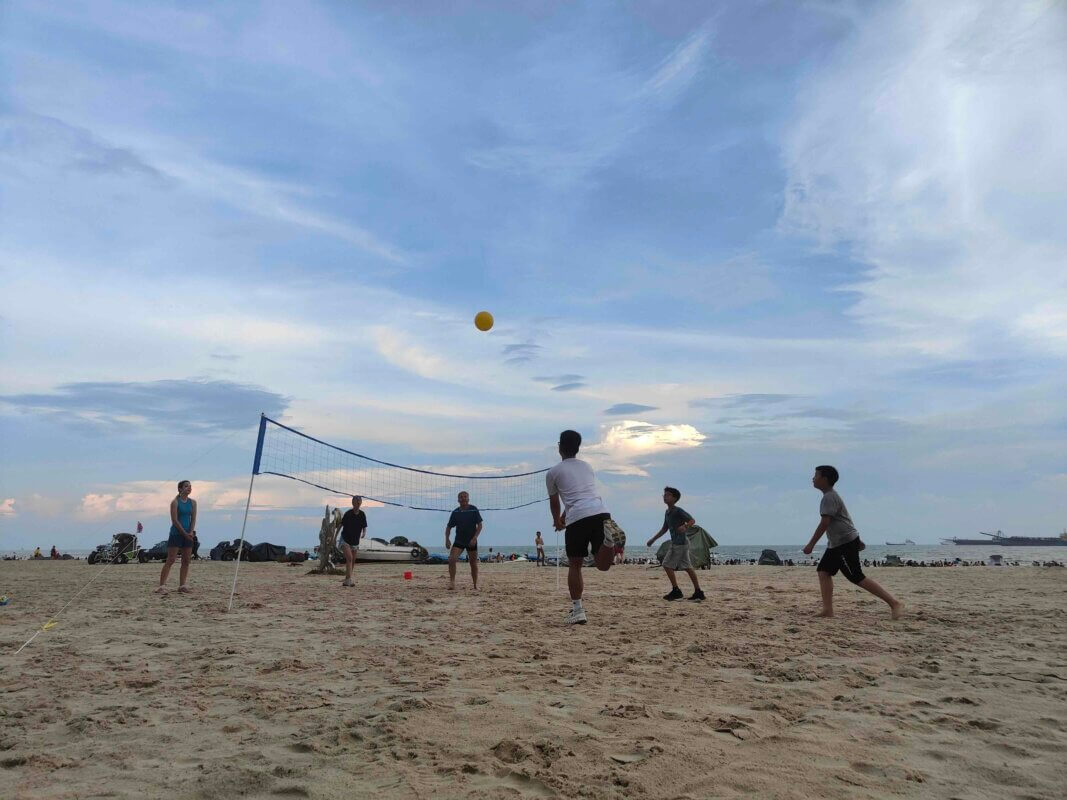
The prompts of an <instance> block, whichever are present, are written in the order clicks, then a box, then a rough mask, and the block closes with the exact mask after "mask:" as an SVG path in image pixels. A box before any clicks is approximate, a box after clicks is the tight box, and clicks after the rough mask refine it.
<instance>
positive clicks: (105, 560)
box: [86, 533, 137, 564]
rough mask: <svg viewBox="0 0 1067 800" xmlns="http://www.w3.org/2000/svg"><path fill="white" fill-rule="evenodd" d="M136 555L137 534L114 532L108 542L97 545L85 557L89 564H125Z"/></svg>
mask: <svg viewBox="0 0 1067 800" xmlns="http://www.w3.org/2000/svg"><path fill="white" fill-rule="evenodd" d="M136 557H137V534H135V533H116V534H115V535H114V536H112V537H111V543H110V544H101V545H97V548H96V549H95V550H94V551H93V552H91V553H90V554H89V558H87V559H86V561H88V562H89V563H90V564H112V563H114V564H125V563H126V562H127V561H129V560H130V559H132V558H136Z"/></svg>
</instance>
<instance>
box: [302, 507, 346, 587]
mask: <svg viewBox="0 0 1067 800" xmlns="http://www.w3.org/2000/svg"><path fill="white" fill-rule="evenodd" d="M340 530H341V510H340V509H337V508H335V509H334V510H333V514H332V515H331V514H330V507H329V506H326V513H325V514H323V516H322V525H321V526H320V527H319V565H318V566H317V567H316V568H315V569H312V570H311V571H310V572H309V573H308V574H309V575H310V574H317V575H340V574H341V572H342V570H340V569H337V568H336V567H334V566H333V551H334V548H336V547H337V534H338V532H339V531H340Z"/></svg>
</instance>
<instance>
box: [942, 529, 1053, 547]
mask: <svg viewBox="0 0 1067 800" xmlns="http://www.w3.org/2000/svg"><path fill="white" fill-rule="evenodd" d="M978 533H980V534H981V535H982V536H988V537H989V538H988V539H957V538H952V539H942V540H941V542H942V544H965V545H998V546H1000V547H1050V546H1052V547H1055V546H1061V547H1067V528H1065V529H1064V531H1063V533H1061V534H1060V535H1059V536H1005V535H1004V532H1003V531H997V532H996V533H986V532H985V531H978Z"/></svg>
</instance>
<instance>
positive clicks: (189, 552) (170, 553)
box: [156, 481, 196, 594]
mask: <svg viewBox="0 0 1067 800" xmlns="http://www.w3.org/2000/svg"><path fill="white" fill-rule="evenodd" d="M192 492H193V484H191V483H190V482H189V481H179V482H178V496H177V497H175V498H174V499H173V500H171V501H170V522H171V525H170V536H168V537H167V560H166V562H164V564H163V572H161V573H160V575H159V587H158V588H157V589H156V594H165V593H166V591H167V577H168V576H169V575H170V568H171V567H172V566H174V561H175V560H176V559H177V558H178V551H179V550H180V551H181V554H182V568H181V573H180V575H179V578H178V591H179V592H188V591H189V587H188V586H187V585H186V582H187V581H188V579H189V562H190V560H191V559H192V556H193V538H194V537H195V536H196V501H195V500H193V499H192V498H191V497H189V495H190V494H192Z"/></svg>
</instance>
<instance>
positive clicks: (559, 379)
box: [532, 373, 585, 383]
mask: <svg viewBox="0 0 1067 800" xmlns="http://www.w3.org/2000/svg"><path fill="white" fill-rule="evenodd" d="M584 379H585V376H584V375H572V374H569V373H568V374H566V375H535V376H534V377H533V378H532V380H535V381H539V382H541V383H571V382H573V381H580V380H584Z"/></svg>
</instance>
